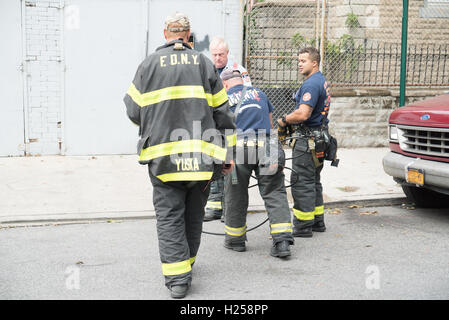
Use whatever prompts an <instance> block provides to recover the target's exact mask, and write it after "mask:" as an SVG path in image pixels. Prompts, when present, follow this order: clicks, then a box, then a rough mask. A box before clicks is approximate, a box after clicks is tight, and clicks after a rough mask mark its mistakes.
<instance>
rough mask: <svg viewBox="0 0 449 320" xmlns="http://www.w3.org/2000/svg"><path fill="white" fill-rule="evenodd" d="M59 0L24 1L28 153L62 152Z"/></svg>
mask: <svg viewBox="0 0 449 320" xmlns="http://www.w3.org/2000/svg"><path fill="white" fill-rule="evenodd" d="M60 11H61V9H60V1H59V0H47V1H38V0H28V1H25V13H24V16H25V19H24V23H25V25H24V28H25V35H26V40H25V43H26V46H25V50H26V61H27V62H26V74H27V103H26V106H27V107H26V109H25V110H26V112H27V115H26V116H27V119H28V121H27V123H26V128H27V135H26V137H27V140H28V141H26V142H27V147H26V153H27V154H33V155H36V154H59V153H60V141H61V117H62V101H61V98H62V95H61V92H62V91H61V89H62V88H61V83H62V82H61V77H62V72H61V60H62V49H61V41H62V40H61V39H62V27H61V12H60Z"/></svg>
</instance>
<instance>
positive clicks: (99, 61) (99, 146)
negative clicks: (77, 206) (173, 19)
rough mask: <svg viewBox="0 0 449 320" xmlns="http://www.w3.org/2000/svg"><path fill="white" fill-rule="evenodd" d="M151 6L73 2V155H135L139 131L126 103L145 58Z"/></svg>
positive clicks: (69, 86) (68, 134) (69, 69)
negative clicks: (139, 66)
mask: <svg viewBox="0 0 449 320" xmlns="http://www.w3.org/2000/svg"><path fill="white" fill-rule="evenodd" d="M147 5H148V4H147V1H144V0H128V1H123V0H95V1H92V0H67V1H66V6H65V31H64V33H65V35H64V40H65V43H64V46H65V58H66V78H65V141H66V152H65V154H67V155H87V154H123V153H129V154H132V153H135V152H136V143H137V134H138V130H137V127H136V126H134V125H133V124H132V123H131V122H130V121H129V120H128V118H127V116H126V111H125V110H126V109H125V105H124V103H123V97H124V96H125V93H126V91H127V90H128V87H129V85H130V83H131V81H132V79H133V78H134V73H135V71H136V69H137V66H138V65H139V63H140V62H141V61H142V60H143V59H144V57H145V48H146V29H147V17H146V10H147Z"/></svg>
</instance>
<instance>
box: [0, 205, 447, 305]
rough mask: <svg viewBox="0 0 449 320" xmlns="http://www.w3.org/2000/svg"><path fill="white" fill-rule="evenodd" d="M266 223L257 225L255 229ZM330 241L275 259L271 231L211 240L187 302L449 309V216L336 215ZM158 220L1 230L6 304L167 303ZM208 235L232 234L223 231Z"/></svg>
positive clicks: (303, 244) (206, 238)
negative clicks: (234, 247)
mask: <svg viewBox="0 0 449 320" xmlns="http://www.w3.org/2000/svg"><path fill="white" fill-rule="evenodd" d="M265 217H266V215H265V214H264V213H255V214H250V215H249V216H248V227H249V228H250V227H252V226H255V225H257V224H258V223H260V222H262V221H263V220H264V219H265ZM325 217H326V224H327V227H328V230H327V231H326V232H325V233H314V236H313V238H310V239H301V238H296V243H295V245H294V246H293V247H292V256H291V258H290V259H288V260H279V259H276V258H273V257H271V256H270V255H269V249H270V245H271V240H270V236H269V230H268V224H265V225H263V226H262V227H260V228H258V229H256V230H254V231H251V232H250V233H248V242H247V248H248V250H247V251H246V252H243V253H239V252H233V251H230V250H228V249H225V248H224V247H223V245H222V242H223V237H221V236H214V235H207V234H203V238H202V244H201V248H200V251H199V254H198V256H197V260H196V263H195V265H194V267H193V283H192V287H191V290H190V294H189V295H188V296H187V298H186V299H196V300H215V299H220V300H228V299H245V300H246V299H248V300H277V299H288V300H292V299H376V300H377V299H381V300H382V299H448V298H449V232H448V230H449V213H448V212H447V209H443V210H435V209H432V210H430V209H429V210H423V209H416V208H413V207H410V205H407V206H394V207H366V208H347V207H346V208H339V209H338V208H330V209H327V210H326V215H325ZM155 226H156V220H155V219H142V220H121V221H120V220H111V221H109V222H86V223H79V222H78V223H76V224H63V225H57V224H51V225H38V226H27V227H6V228H2V229H0V257H1V260H0V299H151V300H153V299H163V300H166V299H167V300H170V297H169V292H168V290H167V289H166V288H165V287H164V285H163V278H162V275H161V266H160V261H159V254H158V245H157V237H156V232H155ZM204 230H207V231H212V232H223V224H222V223H221V222H219V221H213V222H208V223H205V224H204Z"/></svg>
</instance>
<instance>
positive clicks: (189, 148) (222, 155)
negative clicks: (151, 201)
mask: <svg viewBox="0 0 449 320" xmlns="http://www.w3.org/2000/svg"><path fill="white" fill-rule="evenodd" d="M189 152H201V153H205V154H207V155H209V156H211V157H214V158H217V159H219V160H222V161H224V160H225V159H226V149H224V148H221V147H219V146H217V145H215V144H213V143H210V142H206V141H203V140H198V139H196V140H180V141H173V142H167V143H161V144H158V145H155V146H151V147H148V148H145V149H142V151H141V152H140V157H139V161H148V160H152V159H156V158H159V157H164V156H169V155H172V154H177V153H189Z"/></svg>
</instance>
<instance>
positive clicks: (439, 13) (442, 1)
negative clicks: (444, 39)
mask: <svg viewBox="0 0 449 320" xmlns="http://www.w3.org/2000/svg"><path fill="white" fill-rule="evenodd" d="M419 16H420V17H421V18H446V19H448V18H449V0H424V6H422V7H420V8H419Z"/></svg>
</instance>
